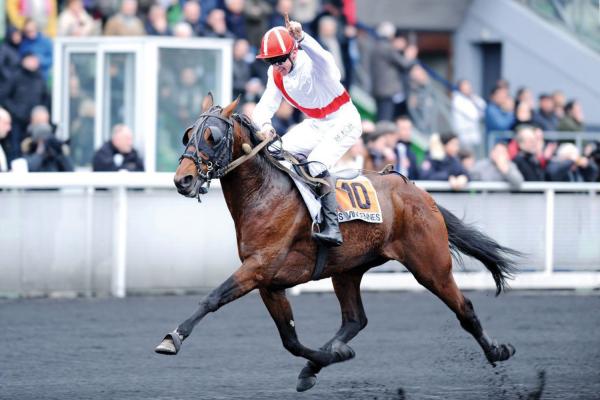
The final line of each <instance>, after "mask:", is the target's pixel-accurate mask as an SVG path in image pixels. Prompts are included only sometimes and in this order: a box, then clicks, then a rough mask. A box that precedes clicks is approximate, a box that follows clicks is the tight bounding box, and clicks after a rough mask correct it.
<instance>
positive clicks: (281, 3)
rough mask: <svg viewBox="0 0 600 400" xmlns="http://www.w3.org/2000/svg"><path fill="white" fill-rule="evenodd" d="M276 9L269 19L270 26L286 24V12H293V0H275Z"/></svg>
mask: <svg viewBox="0 0 600 400" xmlns="http://www.w3.org/2000/svg"><path fill="white" fill-rule="evenodd" d="M274 2H275V3H276V4H275V11H274V12H273V14H271V18H270V19H269V28H273V27H275V26H285V18H284V16H285V14H291V13H292V7H293V4H292V0H275V1H274Z"/></svg>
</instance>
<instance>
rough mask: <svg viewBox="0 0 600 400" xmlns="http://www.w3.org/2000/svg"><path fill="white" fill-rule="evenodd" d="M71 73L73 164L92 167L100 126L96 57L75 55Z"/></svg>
mask: <svg viewBox="0 0 600 400" xmlns="http://www.w3.org/2000/svg"><path fill="white" fill-rule="evenodd" d="M69 61H70V62H69V71H68V80H69V81H68V88H67V91H68V98H69V104H68V112H67V113H68V121H69V126H68V131H69V138H70V147H71V154H72V158H73V162H74V163H75V166H77V167H86V168H89V167H91V164H92V157H93V156H94V126H95V123H96V103H95V98H96V55H95V54H94V53H73V54H71V56H70V60H69Z"/></svg>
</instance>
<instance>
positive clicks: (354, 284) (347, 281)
mask: <svg viewBox="0 0 600 400" xmlns="http://www.w3.org/2000/svg"><path fill="white" fill-rule="evenodd" d="M363 273H364V272H363V271H361V272H352V273H346V274H341V275H335V276H333V277H332V278H331V280H332V282H333V288H334V290H335V294H336V296H337V298H338V301H339V302H340V308H341V311H342V326H341V327H340V329H339V330H338V331H337V333H336V334H335V336H334V337H333V338H331V339H330V340H329V341H328V342H327V343H325V344H324V345H323V347H321V349H322V350H330V349H331V345H332V343H334V342H335V341H340V342H343V343H348V342H349V341H350V340H352V338H354V336H356V335H357V334H358V332H360V331H361V330H362V329H363V328H364V327H365V326H367V316H366V315H365V310H364V308H363V304H362V300H361V298H360V281H361V279H362V276H363ZM322 368H323V366H321V365H317V364H315V363H313V362H311V361H308V362H307V363H306V365H305V366H304V368H303V369H302V371H301V372H300V375H299V376H298V384H297V386H296V390H298V391H299V392H304V391H305V390H308V389H310V388H312V387H313V386H314V385H315V384H316V383H317V374H318V373H319V372H320V371H321V369H322Z"/></svg>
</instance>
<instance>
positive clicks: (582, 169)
mask: <svg viewBox="0 0 600 400" xmlns="http://www.w3.org/2000/svg"><path fill="white" fill-rule="evenodd" d="M546 175H547V176H548V180H549V181H554V182H595V181H596V179H597V178H598V166H597V165H596V163H595V162H594V160H593V159H592V158H588V157H582V156H580V154H579V150H578V149H577V146H575V145H574V144H573V143H563V144H561V145H560V147H559V148H558V151H557V153H556V157H554V158H552V159H551V160H550V161H549V162H548V166H547V167H546Z"/></svg>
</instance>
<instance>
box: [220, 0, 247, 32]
mask: <svg viewBox="0 0 600 400" xmlns="http://www.w3.org/2000/svg"><path fill="white" fill-rule="evenodd" d="M243 12H244V0H225V22H226V24H227V30H229V31H230V32H231V33H233V35H234V36H235V37H236V39H245V38H247V37H248V34H247V31H246V18H245V16H244V14H243Z"/></svg>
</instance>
